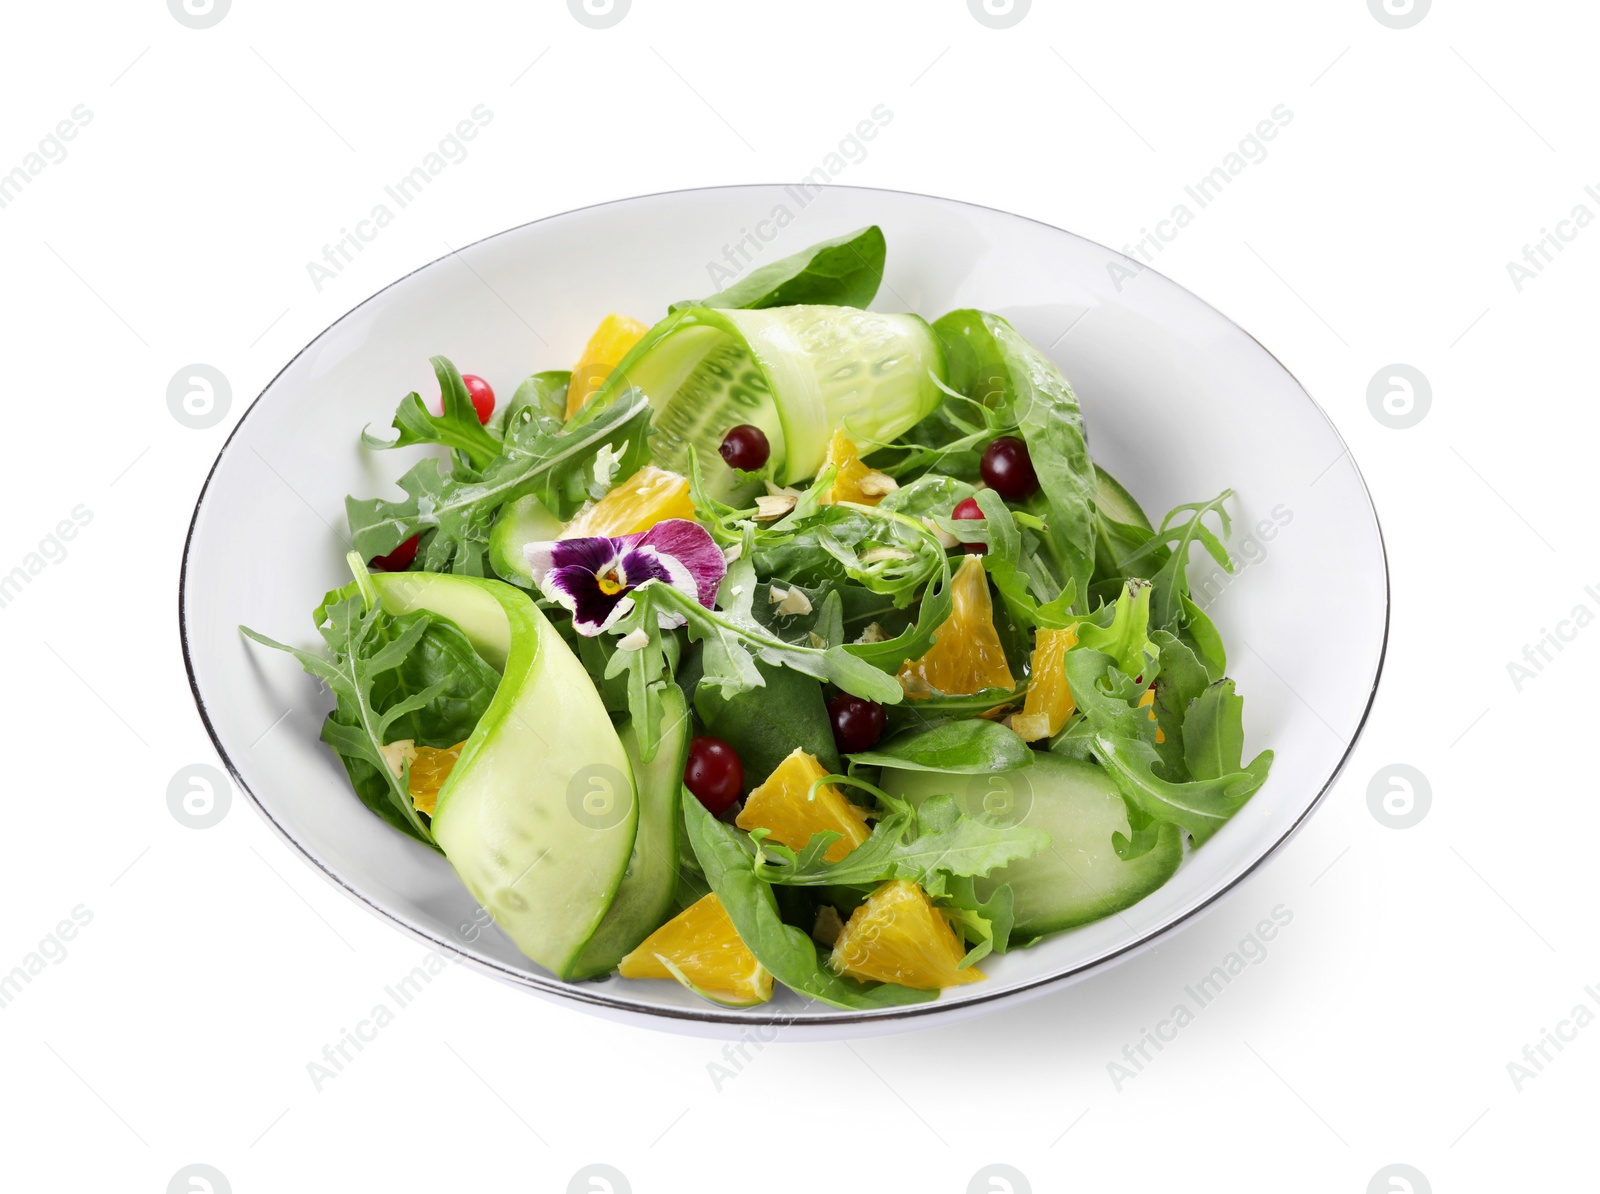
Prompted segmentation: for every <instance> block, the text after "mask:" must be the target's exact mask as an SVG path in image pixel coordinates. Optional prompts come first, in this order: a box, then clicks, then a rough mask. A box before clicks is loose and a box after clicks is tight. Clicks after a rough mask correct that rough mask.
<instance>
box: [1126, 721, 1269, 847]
mask: <svg viewBox="0 0 1600 1194" xmlns="http://www.w3.org/2000/svg"><path fill="white" fill-rule="evenodd" d="M1094 751H1095V757H1096V758H1097V759H1099V761H1100V765H1101V766H1103V767H1104V768H1105V769H1106V772H1107V774H1109V775H1110V776H1111V778H1112V780H1113V782H1115V783H1116V785H1117V788H1118V789H1119V790H1120V791H1121V792H1122V794H1123V795H1124V796H1125V797H1127V798H1128V799H1129V800H1131V801H1133V802H1134V803H1135V804H1137V805H1138V806H1139V807H1140V808H1142V809H1143V810H1144V811H1145V812H1146V813H1147V814H1149V816H1150V817H1151V818H1153V819H1154V820H1156V821H1171V822H1172V823H1173V824H1175V825H1177V826H1178V827H1179V828H1181V829H1186V830H1188V832H1189V835H1190V837H1192V838H1193V839H1194V844H1195V845H1196V846H1202V845H1204V844H1205V843H1206V841H1207V840H1209V839H1210V837H1211V835H1212V834H1214V833H1216V831H1217V830H1219V829H1221V828H1222V826H1223V825H1225V824H1226V823H1227V821H1228V819H1229V818H1230V817H1232V816H1233V814H1234V813H1236V812H1238V811H1239V810H1240V809H1241V808H1243V807H1244V804H1245V802H1246V801H1247V800H1249V799H1250V797H1252V796H1254V795H1255V794H1256V792H1257V791H1258V790H1259V789H1260V787H1261V785H1262V784H1264V783H1266V782H1267V771H1268V769H1269V768H1270V767H1271V766H1272V752H1271V751H1270V750H1264V751H1262V752H1261V753H1260V754H1259V755H1257V756H1256V757H1255V759H1253V760H1252V761H1251V762H1250V763H1249V765H1247V766H1245V767H1243V768H1241V769H1238V770H1235V771H1231V772H1229V773H1227V774H1225V775H1219V776H1215V777H1213V778H1211V779H1197V780H1191V781H1189V782H1188V783H1171V782H1169V781H1167V780H1164V779H1161V778H1159V777H1158V776H1157V775H1156V774H1155V769H1154V768H1155V764H1156V763H1158V762H1159V761H1160V756H1159V755H1158V754H1157V753H1156V748H1155V746H1154V745H1153V744H1151V743H1149V742H1146V741H1145V740H1144V739H1142V738H1125V737H1117V736H1114V735H1111V734H1105V733H1097V734H1096V735H1095V739H1094Z"/></svg>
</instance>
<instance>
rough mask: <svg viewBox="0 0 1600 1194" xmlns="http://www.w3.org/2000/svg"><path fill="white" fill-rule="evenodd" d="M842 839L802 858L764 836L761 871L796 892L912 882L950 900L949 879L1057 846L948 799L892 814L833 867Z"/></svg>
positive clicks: (820, 842)
mask: <svg viewBox="0 0 1600 1194" xmlns="http://www.w3.org/2000/svg"><path fill="white" fill-rule="evenodd" d="M758 832H760V831H758ZM754 836H755V835H752V837H754ZM838 837H839V834H837V833H835V832H834V831H833V830H831V829H829V830H823V831H821V832H819V833H814V834H812V835H811V840H810V841H809V842H807V843H806V846H805V848H804V849H803V850H800V851H798V852H797V851H794V850H791V849H789V848H788V847H787V846H782V845H779V844H778V843H777V842H773V841H768V840H766V839H765V837H764V836H763V837H761V838H760V839H758V840H757V841H756V860H755V872H756V874H757V875H759V876H760V877H761V878H762V879H763V880H765V881H766V882H768V883H782V884H786V885H789V886H793V887H828V886H838V885H849V884H867V883H873V884H875V883H883V882H887V881H888V880H890V879H910V880H911V881H912V882H914V883H917V884H919V885H920V886H921V887H922V889H923V891H925V892H926V893H927V894H928V897H929V898H930V899H936V898H938V897H940V896H943V895H944V894H945V880H946V877H947V876H950V875H959V876H968V877H971V876H976V875H987V874H988V873H989V872H990V871H992V870H994V869H995V868H996V867H1002V866H1005V865H1006V864H1007V863H1009V862H1015V861H1016V860H1017V859H1019V858H1028V857H1030V856H1032V855H1034V854H1037V853H1038V852H1039V851H1041V850H1043V849H1045V848H1046V847H1047V846H1049V844H1050V835H1049V834H1047V833H1045V832H1043V831H1042V830H1039V829H1034V828H1032V827H1031V826H1027V825H1006V824H1003V823H1001V822H998V821H995V820H992V819H991V818H989V817H984V816H972V815H970V814H968V813H963V812H961V811H960V807H959V805H958V804H957V802H956V798H955V797H954V796H953V795H948V794H943V793H941V794H940V795H937V796H930V797H929V798H928V799H927V800H924V801H923V802H922V804H921V805H920V806H919V807H918V808H916V809H911V808H904V809H897V810H895V811H894V812H891V813H889V814H888V815H887V816H885V817H884V818H883V819H882V820H880V821H879V822H878V824H877V825H876V826H875V827H874V829H873V831H872V833H871V834H869V835H868V837H867V840H866V841H864V842H862V843H861V844H860V845H859V846H857V847H856V848H855V849H854V850H851V851H850V853H848V854H846V855H845V856H844V857H843V858H841V859H840V860H839V861H838V862H829V861H828V860H827V858H826V857H825V855H826V854H827V851H828V847H829V846H830V845H832V844H833V842H834V841H835V840H837V839H838Z"/></svg>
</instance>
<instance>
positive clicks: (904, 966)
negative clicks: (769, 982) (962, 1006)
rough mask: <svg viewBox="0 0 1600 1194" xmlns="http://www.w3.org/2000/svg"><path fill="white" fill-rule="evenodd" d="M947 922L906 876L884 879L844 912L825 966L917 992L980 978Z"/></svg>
mask: <svg viewBox="0 0 1600 1194" xmlns="http://www.w3.org/2000/svg"><path fill="white" fill-rule="evenodd" d="M965 956H966V950H965V949H963V948H962V945H961V941H960V939H959V938H958V937H957V936H956V934H955V930H954V929H952V928H951V927H950V922H949V921H947V920H945V918H944V917H943V916H942V915H941V914H940V913H939V910H938V909H937V908H935V907H934V906H933V905H932V903H930V902H929V900H928V897H927V895H926V893H924V892H923V890H922V888H920V887H919V886H917V885H916V884H915V883H913V882H911V881H910V880H909V879H895V880H893V881H891V882H889V883H885V884H884V885H883V886H882V887H880V888H878V890H877V891H875V892H873V893H872V894H871V895H870V896H868V897H867V899H866V901H865V902H864V903H863V904H862V905H861V906H860V907H859V908H857V909H856V910H855V911H854V912H852V913H851V914H850V919H849V920H848V921H846V922H845V926H844V931H843V932H842V933H840V934H839V939H838V940H837V941H835V942H834V945H833V953H832V955H831V956H830V957H829V958H828V965H829V966H831V967H832V968H833V969H834V970H835V971H837V972H839V973H840V974H848V975H851V976H853V977H855V978H863V979H869V980H875V981H877V982H883V983H899V984H900V985H901V986H903V987H914V988H916V989H917V990H919V991H935V990H939V989H941V988H943V987H954V986H959V985H960V984H962V983H976V982H981V981H983V973H982V971H980V970H978V969H977V968H976V967H973V966H968V967H967V968H966V969H964V970H962V969H958V966H959V964H960V962H961V959H962V958H963V957H965Z"/></svg>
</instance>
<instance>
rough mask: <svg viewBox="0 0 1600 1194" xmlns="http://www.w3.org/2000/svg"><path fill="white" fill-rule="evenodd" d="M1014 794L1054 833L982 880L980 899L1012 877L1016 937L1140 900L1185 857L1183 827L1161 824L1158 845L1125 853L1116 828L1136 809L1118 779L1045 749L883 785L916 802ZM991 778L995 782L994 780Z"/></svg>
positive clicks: (1029, 818) (901, 774)
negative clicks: (1013, 760) (968, 771)
mask: <svg viewBox="0 0 1600 1194" xmlns="http://www.w3.org/2000/svg"><path fill="white" fill-rule="evenodd" d="M980 779H981V781H982V784H981V786H980V787H979V788H978V789H977V791H976V792H975V795H976V796H977V798H978V801H979V802H980V803H981V802H982V800H983V796H984V793H985V792H988V791H991V790H992V791H994V792H997V793H1003V794H1005V795H1007V797H1008V798H1009V800H1010V801H1011V803H1012V807H1013V808H1017V809H1019V811H1024V810H1025V811H1024V815H1023V817H1022V821H1021V824H1023V825H1030V826H1032V827H1034V828H1036V829H1042V830H1044V831H1045V832H1046V833H1048V834H1049V835H1050V848H1049V849H1047V850H1044V851H1042V852H1041V853H1039V854H1036V855H1034V856H1033V857H1032V858H1024V859H1021V860H1020V861H1018V862H1013V863H1011V864H1010V865H1009V866H1004V867H1000V868H999V869H998V870H995V871H992V872H990V874H989V875H988V877H987V878H982V879H979V880H977V881H976V883H975V887H976V890H977V894H978V897H979V899H988V898H989V896H990V895H991V894H992V893H993V891H994V889H995V888H996V887H998V886H999V885H1000V884H1002V883H1009V884H1010V885H1011V895H1012V901H1013V904H1012V906H1013V909H1014V913H1013V914H1014V917H1015V919H1014V922H1013V925H1012V930H1011V938H1012V940H1013V941H1017V942H1024V941H1032V940H1034V939H1035V938H1037V937H1040V936H1043V935H1044V934H1046V933H1056V932H1060V931H1061V930H1062V929H1070V928H1073V927H1074V926H1077V925H1082V924H1088V923H1089V922H1090V921H1094V920H1100V919H1101V918H1102V917H1106V916H1110V915H1111V914H1112V913H1113V912H1120V911H1122V910H1123V909H1124V908H1128V907H1131V906H1132V905H1134V904H1137V903H1138V902H1139V901H1140V900H1142V899H1144V897H1145V896H1147V895H1149V894H1150V893H1151V892H1152V891H1154V890H1155V889H1156V888H1158V887H1160V886H1161V885H1162V884H1163V883H1165V882H1166V881H1167V880H1168V879H1170V878H1171V877H1172V874H1173V872H1174V871H1176V870H1177V869H1178V863H1179V862H1180V861H1181V860H1182V858H1183V840H1182V834H1181V832H1180V831H1179V829H1178V828H1177V826H1175V825H1166V824H1164V825H1162V826H1161V827H1160V829H1159V831H1158V837H1157V839H1156V844H1155V845H1154V846H1153V847H1152V848H1151V849H1150V850H1149V851H1147V852H1146V853H1144V854H1142V855H1140V856H1139V857H1138V858H1135V859H1133V860H1132V861H1130V862H1124V861H1123V860H1122V859H1121V858H1120V857H1118V855H1117V852H1116V849H1115V848H1114V847H1113V846H1112V844H1111V835H1112V834H1113V833H1121V834H1123V835H1125V836H1126V835H1127V834H1128V833H1129V832H1130V829H1129V825H1128V808H1127V805H1126V804H1124V803H1123V800H1122V796H1121V794H1120V793H1119V792H1118V791H1117V787H1116V785H1115V784H1114V783H1112V782H1111V777H1110V776H1108V775H1107V774H1106V773H1105V772H1104V771H1103V770H1102V769H1101V768H1100V767H1098V766H1097V765H1096V764H1094V763H1089V762H1083V761H1081V760H1078V759H1070V758H1065V757H1063V756H1061V755H1053V754H1047V753H1043V752H1036V753H1035V755H1034V761H1033V765H1032V766H1031V767H1027V768H1024V769H1023V770H1021V771H1008V772H1001V773H998V774H996V775H992V776H983V777H977V776H952V775H945V774H942V773H940V772H931V771H891V770H889V769H887V768H886V769H885V770H884V772H883V780H882V785H883V789H884V790H885V791H886V792H888V793H889V794H890V795H894V796H901V797H903V798H905V799H907V800H910V801H911V802H912V803H917V802H920V801H921V800H923V799H924V798H926V797H928V796H931V795H934V794H935V793H938V792H951V791H954V792H955V793H956V795H957V796H961V795H963V794H964V793H968V792H971V791H972V788H971V787H970V786H969V781H978V780H980ZM991 785H992V787H991Z"/></svg>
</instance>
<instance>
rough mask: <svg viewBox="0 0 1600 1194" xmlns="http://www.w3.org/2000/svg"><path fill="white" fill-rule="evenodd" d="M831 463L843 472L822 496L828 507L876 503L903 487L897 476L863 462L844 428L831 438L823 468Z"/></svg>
mask: <svg viewBox="0 0 1600 1194" xmlns="http://www.w3.org/2000/svg"><path fill="white" fill-rule="evenodd" d="M829 465H837V466H838V468H839V471H838V472H837V473H836V474H834V478H833V484H832V485H830V486H829V487H828V492H827V493H825V494H823V495H822V497H821V499H819V500H820V501H821V502H822V504H823V505H824V506H831V505H834V504H835V503H837V502H855V503H856V504H857V505H861V506H876V505H877V504H878V503H879V502H881V501H883V499H884V498H886V497H887V496H889V494H891V493H893V492H894V491H895V490H896V489H898V488H899V487H900V486H899V485H898V484H897V483H896V481H895V479H894V478H893V477H891V476H889V475H887V474H886V473H880V472H878V471H877V470H875V469H873V468H871V467H870V466H868V465H866V464H864V463H862V460H861V453H860V451H859V450H858V449H857V448H856V446H855V444H854V443H852V442H851V440H850V437H849V436H847V435H845V433H844V432H842V431H835V432H834V433H833V438H832V439H831V440H829V441H828V455H827V458H826V459H825V460H824V461H823V463H822V467H823V468H827V467H828V466H829Z"/></svg>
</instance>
